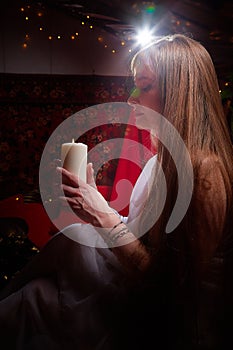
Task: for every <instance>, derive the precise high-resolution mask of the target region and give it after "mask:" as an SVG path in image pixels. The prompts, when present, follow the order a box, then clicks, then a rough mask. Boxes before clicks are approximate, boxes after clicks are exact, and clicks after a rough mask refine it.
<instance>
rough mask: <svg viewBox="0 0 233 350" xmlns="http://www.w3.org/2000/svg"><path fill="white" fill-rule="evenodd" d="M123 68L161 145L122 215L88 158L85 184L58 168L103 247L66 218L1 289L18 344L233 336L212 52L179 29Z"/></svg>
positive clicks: (226, 158)
mask: <svg viewBox="0 0 233 350" xmlns="http://www.w3.org/2000/svg"><path fill="white" fill-rule="evenodd" d="M132 72H133V74H134V80H135V86H136V88H135V91H134V92H133V94H132V96H131V97H130V98H129V103H130V104H131V105H132V106H133V108H134V110H135V119H136V124H137V126H138V127H139V128H146V129H148V128H149V129H150V131H151V134H152V138H153V139H156V140H157V141H156V142H157V150H158V155H157V157H153V158H152V159H151V160H150V161H149V162H148V164H147V165H146V167H145V168H144V170H143V173H142V175H141V176H140V178H139V180H138V182H137V184H136V186H135V189H134V191H133V193H132V201H131V204H130V205H131V207H130V213H129V217H128V218H127V219H126V218H122V217H120V216H119V215H118V214H117V213H116V212H115V211H114V210H112V209H111V208H110V207H109V205H108V203H107V202H106V201H105V200H104V199H103V197H102V196H101V195H100V194H99V193H98V192H97V190H96V187H95V184H94V180H93V172H92V169H91V165H88V181H87V184H85V183H83V182H82V181H80V180H79V179H78V178H76V177H75V176H74V175H72V174H71V173H69V172H68V171H67V170H65V169H63V168H58V171H59V173H60V174H62V179H63V180H62V181H63V185H62V190H63V196H62V197H61V200H63V201H66V202H68V204H69V205H70V206H71V208H72V209H73V211H74V212H75V213H76V214H77V216H78V217H80V218H81V219H82V220H84V221H86V222H87V223H89V224H90V225H92V229H90V230H92V231H93V232H95V239H96V240H97V241H98V243H97V244H96V246H97V247H100V248H91V247H88V246H84V245H83V246H82V245H80V244H79V243H77V242H74V241H73V240H70V239H69V238H67V236H68V237H69V236H70V237H71V238H73V239H74V240H76V241H78V242H79V240H80V238H81V237H79V236H82V233H80V232H75V226H73V227H72V228H71V229H70V228H67V230H64V235H62V234H58V235H57V236H56V237H55V238H53V239H52V240H51V241H50V242H49V243H48V245H47V246H46V247H45V249H44V250H43V251H42V252H41V253H40V254H39V255H38V256H37V257H36V259H34V260H33V261H32V263H31V264H30V265H29V266H28V267H26V269H25V271H24V272H22V274H21V276H18V277H17V278H16V279H15V281H13V283H12V285H10V286H9V287H8V289H7V290H6V291H4V293H3V296H2V301H1V303H0V320H1V327H2V324H3V325H4V326H5V328H7V331H8V334H9V333H10V332H13V334H15V339H17V344H18V347H15V348H17V349H18V348H19V349H27V348H28V349H30V348H32V347H33V346H34V348H35V345H36V344H40V346H44V348H47V349H60V348H62V345H63V346H64V348H66V349H75V348H77V349H85V350H86V349H107V350H110V349H115V348H116V349H140V348H145V349H147V348H149V346H150V347H151V342H153V344H152V346H153V347H155V348H156V347H157V348H158V349H168V348H169V349H170V348H171V347H172V348H173V349H219V348H224V346H226V345H227V346H229V342H231V345H232V344H233V341H232V339H231V330H230V321H231V320H230V317H232V315H233V313H232V282H231V280H232V278H231V277H232V272H231V271H232V266H233V265H232V260H233V259H232V255H233V252H232V248H233V245H232V244H233V242H232V217H233V216H232V214H233V213H232V187H233V186H232V182H233V166H232V145H231V142H230V139H229V133H228V130H227V125H226V123H225V118H224V113H223V109H222V105H221V100H220V96H219V89H218V82H217V78H216V73H215V70H214V67H213V63H212V61H211V58H210V56H209V54H208V53H207V51H206V50H205V49H204V48H203V46H202V45H200V44H199V43H198V42H196V41H194V40H192V39H190V38H188V37H186V36H184V35H180V34H177V35H173V36H167V37H164V38H161V39H159V40H157V41H155V42H154V43H152V44H150V45H148V46H147V47H145V48H143V49H142V50H141V51H139V52H138V53H137V54H136V55H135V57H134V58H133V60H132ZM153 116H154V117H155V119H153ZM160 116H161V117H160ZM157 117H158V118H157ZM154 120H155V122H154ZM168 126H172V127H170V128H169V127H168ZM176 131H178V134H179V136H180V138H181V139H182V140H183V142H184V144H182V143H181V142H179V140H180V139H179V137H178V136H177V134H176ZM154 136H156V137H154ZM164 145H168V147H165V146H164ZM186 151H188V155H189V157H187V156H186ZM177 153H178V155H177ZM179 154H180V155H181V160H182V168H181V166H180V165H181V164H178V163H179V161H178V160H179ZM189 161H191V165H192V172H190V162H189ZM144 175H145V177H144V179H145V178H146V181H144V180H143V176H144ZM185 180H187V181H185ZM161 184H162V185H161ZM164 184H166V193H165V191H164ZM180 184H186V185H187V184H189V185H190V191H189V190H188V189H186V190H185V191H183V192H190V193H191V196H190V201H189V195H190V193H189V194H188V195H187V196H186V197H182V198H181V199H182V201H181V202H182V203H181V205H180V208H183V209H185V210H184V212H183V217H182V215H181V216H179V215H178V214H179V213H178V214H177V216H176V217H175V219H177V217H178V216H179V220H176V221H174V220H173V222H172V225H170V226H169V230H168V224H169V220H170V218H171V216H172V214H173V209H174V208H175V206H176V200H177V197H178V195H179V193H180V189H179V186H180ZM179 198H180V197H179ZM183 201H184V202H185V203H183ZM161 203H162V204H164V205H163V206H162V209H161ZM184 204H185V205H184ZM186 209H187V210H186ZM135 218H136V219H135ZM80 227H81V226H79V229H80ZM88 227H89V226H88ZM76 229H77V230H76V231H78V230H79V229H78V225H77V227H76ZM168 232H169V233H168ZM75 233H77V236H76V237H75V238H74V236H75ZM97 237H98V238H97ZM108 247H109V249H108ZM48 263H49V264H50V266H49V267H48V266H47V264H48ZM44 271H46V272H47V274H46V275H45V272H44ZM229 274H230V275H229ZM12 292H14V293H12ZM25 305H27V307H29V309H30V311H27V309H26V306H25ZM1 310H2V311H1ZM7 310H8V314H7ZM9 313H10V314H9ZM6 314H7V316H6ZM15 319H16V320H18V321H19V322H20V326H18V327H17V325H16V324H17V322H14V320H15ZM224 319H227V321H224V322H223V320H224ZM29 320H30V322H31V323H30V322H29ZM5 334H7V333H5ZM16 335H17V337H16ZM88 335H89V337H88ZM8 339H9V338H8ZM22 344H23V345H22Z"/></svg>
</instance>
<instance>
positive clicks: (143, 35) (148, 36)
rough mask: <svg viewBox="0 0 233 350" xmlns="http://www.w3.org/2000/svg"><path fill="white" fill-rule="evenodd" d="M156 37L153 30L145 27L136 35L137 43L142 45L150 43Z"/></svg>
mask: <svg viewBox="0 0 233 350" xmlns="http://www.w3.org/2000/svg"><path fill="white" fill-rule="evenodd" d="M153 39H154V35H153V30H151V29H148V28H144V29H142V30H139V31H138V33H137V35H136V40H137V43H138V44H139V45H141V46H143V45H146V44H148V43H150V42H151V41H152V40H153Z"/></svg>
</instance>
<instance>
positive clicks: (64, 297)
mask: <svg viewBox="0 0 233 350" xmlns="http://www.w3.org/2000/svg"><path fill="white" fill-rule="evenodd" d="M155 161H156V156H154V157H152V158H151V159H150V160H149V161H148V163H147V164H146V165H145V167H144V169H143V171H142V173H141V175H140V177H139V178H138V180H137V182H136V185H135V187H134V190H133V192H132V196H131V201H130V207H129V215H128V217H121V219H122V221H124V222H125V223H126V224H127V223H130V222H131V223H132V226H131V228H132V229H133V225H134V218H135V216H137V215H138V213H139V212H140V207H141V205H142V204H143V201H144V200H145V199H146V197H147V194H148V191H149V187H150V175H151V172H152V169H153V166H154V164H155ZM132 232H133V231H132ZM70 238H71V239H70ZM126 285H127V277H126V276H125V273H124V270H123V269H122V267H121V265H120V263H119V262H118V260H117V258H116V257H115V255H114V254H113V253H112V252H111V250H110V249H106V244H105V242H104V241H103V239H102V238H101V237H100V235H99V234H98V233H97V231H96V230H95V229H94V228H93V227H92V226H91V225H87V224H74V225H71V226H69V227H67V228H65V229H64V230H63V232H60V233H58V234H56V235H55V236H54V237H53V238H52V239H51V240H50V241H49V242H48V243H47V244H46V246H45V247H44V248H43V249H42V250H41V252H40V253H38V255H37V256H36V257H34V258H33V259H32V261H31V262H30V263H29V264H28V265H27V266H25V268H24V269H23V270H22V271H21V272H20V273H19V274H18V275H17V276H16V277H15V278H14V279H13V280H12V281H11V282H10V283H9V285H7V287H6V288H5V289H4V290H3V291H2V292H1V293H0V339H1V345H4V346H3V349H4V350H8V349H14V350H16V349H17V350H32V349H33V350H35V349H43V350H56V349H59V350H61V349H66V350H73V349H75V350H76V349H78V350H94V349H95V350H100V349H101V350H110V349H113V348H114V346H113V344H112V342H111V334H112V333H111V330H112V329H113V328H114V325H113V323H114V319H117V316H116V315H115V314H118V313H119V310H120V305H122V303H121V301H122V298H124V290H125V287H126ZM114 315H115V316H114ZM116 348H117V346H116Z"/></svg>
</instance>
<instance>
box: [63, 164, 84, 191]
mask: <svg viewBox="0 0 233 350" xmlns="http://www.w3.org/2000/svg"><path fill="white" fill-rule="evenodd" d="M57 172H58V173H60V174H61V175H62V183H63V184H67V185H70V186H72V187H76V188H78V187H79V182H81V180H80V179H79V178H78V177H77V176H76V175H74V174H72V173H71V172H69V171H68V170H66V169H64V168H61V167H57Z"/></svg>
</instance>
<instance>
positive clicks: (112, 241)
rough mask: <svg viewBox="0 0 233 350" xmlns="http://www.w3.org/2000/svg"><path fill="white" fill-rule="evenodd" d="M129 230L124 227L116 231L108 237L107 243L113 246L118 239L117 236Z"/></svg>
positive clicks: (121, 235) (119, 236)
mask: <svg viewBox="0 0 233 350" xmlns="http://www.w3.org/2000/svg"><path fill="white" fill-rule="evenodd" d="M129 232H130V231H129V229H128V228H127V227H124V228H123V229H121V230H120V231H118V232H116V233H115V235H114V236H113V237H110V238H108V243H109V244H110V246H111V247H113V246H114V244H115V242H116V241H117V240H118V238H121V237H123V236H124V235H126V234H127V233H129Z"/></svg>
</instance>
